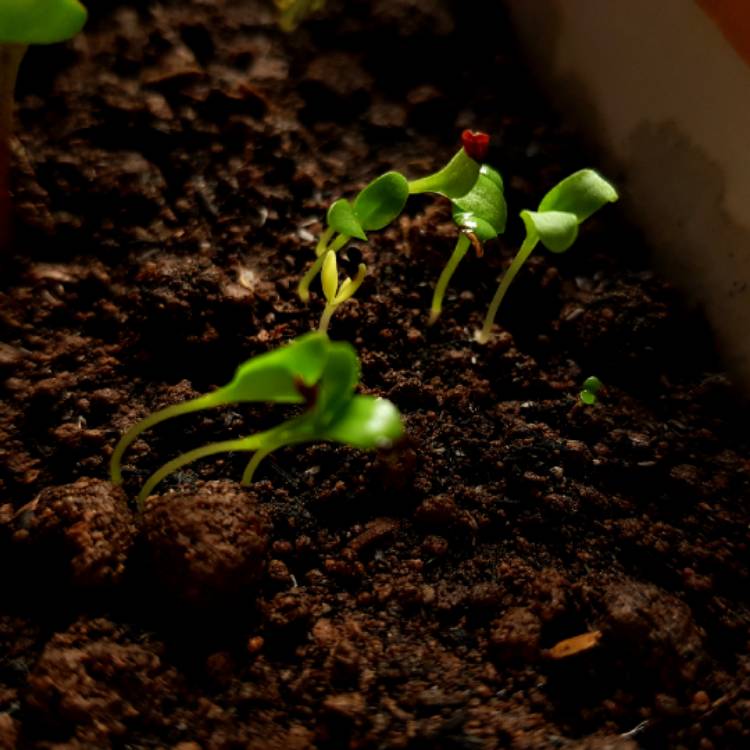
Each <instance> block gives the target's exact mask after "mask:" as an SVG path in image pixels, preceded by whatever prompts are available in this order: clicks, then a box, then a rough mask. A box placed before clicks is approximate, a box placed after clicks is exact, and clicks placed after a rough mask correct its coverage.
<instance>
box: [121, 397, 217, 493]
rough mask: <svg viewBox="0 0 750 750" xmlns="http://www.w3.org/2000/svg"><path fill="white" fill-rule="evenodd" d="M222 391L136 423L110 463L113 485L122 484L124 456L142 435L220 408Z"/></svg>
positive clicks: (123, 438)
mask: <svg viewBox="0 0 750 750" xmlns="http://www.w3.org/2000/svg"><path fill="white" fill-rule="evenodd" d="M220 393H221V391H220V390H219V391H214V392H213V393H207V394H206V395H205V396H199V397H198V398H194V399H192V400H191V401H184V402H183V403H181V404H172V405H171V406H167V407H166V408H164V409H160V410H159V411H155V412H154V413H153V414H149V415H148V416H147V417H146V418H145V419H142V420H141V421H140V422H136V423H135V424H134V425H133V426H132V427H131V428H130V429H129V430H128V431H127V432H126V433H125V434H124V435H123V436H122V437H121V438H120V442H119V443H117V446H116V447H115V450H114V452H113V453H112V458H111V459H110V461H109V474H110V478H111V480H112V484H115V485H120V484H122V456H123V454H124V453H125V451H126V450H127V448H128V446H129V445H130V444H131V443H132V442H133V441H134V440H135V439H136V438H137V437H138V436H139V435H140V434H141V433H142V432H145V431H146V430H148V429H149V428H151V427H153V426H154V425H156V424H159V422H163V421H164V420H165V419H171V418H172V417H178V416H180V415H182V414H190V413H191V412H194V411H199V410H201V409H210V408H211V407H213V406H219V405H220V404H221V403H223V402H222V398H221V395H220Z"/></svg>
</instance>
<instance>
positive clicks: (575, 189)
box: [539, 169, 618, 224]
mask: <svg viewBox="0 0 750 750" xmlns="http://www.w3.org/2000/svg"><path fill="white" fill-rule="evenodd" d="M617 198H618V195H617V191H616V190H615V189H614V188H613V187H612V185H610V184H609V183H608V182H607V181H606V180H605V179H604V178H603V177H601V176H600V175H598V174H597V173H596V172H594V170H593V169H581V170H580V171H578V172H574V173H573V174H572V175H570V176H569V177H566V178H565V179H564V180H562V181H560V182H558V183H557V185H555V187H553V188H552V190H550V191H549V192H548V193H547V195H545V196H544V198H542V202H541V203H540V204H539V211H564V212H566V213H571V214H575V215H576V217H577V218H578V223H579V224H580V223H581V222H582V221H584V220H585V219H588V217H589V216H591V214H593V213H594V212H596V211H598V210H599V209H600V208H601V207H602V206H603V205H605V204H606V203H613V202H614V201H616V200H617Z"/></svg>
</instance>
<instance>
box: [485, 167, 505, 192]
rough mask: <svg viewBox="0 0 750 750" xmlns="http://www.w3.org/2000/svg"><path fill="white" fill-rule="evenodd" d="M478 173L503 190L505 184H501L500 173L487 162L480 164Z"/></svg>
mask: <svg viewBox="0 0 750 750" xmlns="http://www.w3.org/2000/svg"><path fill="white" fill-rule="evenodd" d="M479 174H480V175H483V176H484V177H487V178H488V179H490V180H492V181H493V182H494V183H495V185H497V186H498V187H499V188H500V190H502V191H503V192H505V185H503V178H502V175H501V174H500V172H498V171H497V170H496V169H493V168H492V167H491V166H490V165H489V164H482V167H481V169H480V170H479Z"/></svg>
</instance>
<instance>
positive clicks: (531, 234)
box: [477, 169, 618, 344]
mask: <svg viewBox="0 0 750 750" xmlns="http://www.w3.org/2000/svg"><path fill="white" fill-rule="evenodd" d="M617 198H618V195H617V191H616V190H615V189H614V188H613V187H612V185H610V184H609V183H608V182H607V181H606V180H605V179H604V178H603V177H601V176H600V175H599V174H597V173H596V172H594V170H592V169H581V170H580V171H578V172H575V173H573V174H572V175H570V176H569V177H566V178H565V179H564V180H562V181H561V182H559V183H558V184H557V185H555V187H553V188H552V189H551V190H550V191H549V192H548V193H547V194H546V195H545V196H544V198H542V202H541V203H540V204H539V208H538V209H537V210H536V211H521V219H522V220H523V223H524V226H525V228H526V239H524V241H523V244H522V245H521V248H520V249H519V251H518V253H517V254H516V257H515V258H514V259H513V262H512V263H511V265H510V268H509V269H508V270H507V271H506V273H505V275H504V276H503V278H502V280H501V282H500V285H499V286H498V288H497V291H496V292H495V296H494V297H493V298H492V302H491V303H490V308H489V310H488V311H487V317H486V318H485V320H484V325H483V326H482V330H481V331H480V332H479V333H478V334H477V340H478V341H479V342H480V343H482V344H484V343H486V342H487V341H488V340H489V338H490V332H491V331H492V324H493V323H494V322H495V316H496V315H497V311H498V308H499V307H500V303H501V302H502V301H503V297H505V293H506V292H507V291H508V287H509V286H510V284H511V282H512V281H513V279H514V278H515V277H516V274H517V273H518V272H519V271H520V270H521V267H522V266H523V264H524V263H525V262H526V261H527V259H528V257H529V256H530V255H531V253H532V251H533V250H534V248H535V247H536V246H537V244H538V243H539V242H541V243H542V245H544V246H545V247H546V248H547V249H548V250H550V251H551V252H553V253H564V252H565V251H566V250H568V249H569V248H570V247H571V246H572V245H573V243H574V242H575V241H576V238H577V237H578V227H579V225H580V224H581V222H583V221H585V220H586V219H588V218H589V216H591V214H593V213H595V212H596V211H598V210H599V209H600V208H602V206H604V205H605V204H607V203H613V202H614V201H616V200H617Z"/></svg>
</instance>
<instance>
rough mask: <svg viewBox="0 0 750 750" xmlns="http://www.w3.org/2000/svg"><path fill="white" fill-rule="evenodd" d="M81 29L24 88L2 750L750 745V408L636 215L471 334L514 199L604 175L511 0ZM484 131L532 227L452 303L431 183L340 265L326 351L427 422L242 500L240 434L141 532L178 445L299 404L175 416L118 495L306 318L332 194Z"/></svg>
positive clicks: (185, 12) (3, 323) (474, 268)
mask: <svg viewBox="0 0 750 750" xmlns="http://www.w3.org/2000/svg"><path fill="white" fill-rule="evenodd" d="M91 16H92V17H91V20H90V22H89V24H88V27H87V29H86V33H85V34H83V35H82V36H80V37H79V38H77V39H75V40H74V41H72V42H71V43H69V44H67V45H62V46H58V47H54V48H40V49H33V50H31V52H30V53H29V56H28V59H27V61H26V63H25V66H24V69H23V71H22V75H21V79H20V81H19V92H18V98H19V110H18V135H19V138H18V141H17V142H16V143H15V146H14V165H13V185H14V192H15V206H16V223H17V231H16V247H15V254H14V257H13V258H12V259H11V260H10V262H8V261H7V260H6V264H5V265H6V268H5V270H4V271H3V275H2V285H3V288H4V292H5V293H4V295H3V297H2V303H1V306H0V341H2V343H1V344H0V369H2V393H3V399H2V406H0V436H1V440H0V446H1V447H0V565H2V576H1V578H0V747H2V748H13V747H20V748H56V749H62V748H79V749H80V748H119V749H121V750H125V749H126V748H127V749H135V748H176V749H177V748H179V750H229V749H230V748H238V749H239V748H247V749H248V750H249V749H252V750H270V749H272V748H279V749H281V748H283V749H284V750H301V749H302V748H319V749H320V750H327V749H333V748H362V749H364V748H372V749H375V748H413V749H417V748H424V749H427V748H429V749H435V750H441V749H442V750H448V749H451V750H454V749H456V750H457V749H459V748H460V749H462V750H474V749H475V748H476V749H477V750H479V749H485V748H487V749H489V748H519V749H520V748H581V749H582V748H588V749H590V750H593V749H594V748H596V749H597V750H603V749H604V748H610V749H611V750H615V749H616V750H626V749H627V750H635V748H700V749H701V750H709V749H710V748H747V747H750V682H749V677H750V648H749V644H748V635H749V631H748V625H749V623H750V610H749V609H748V572H747V571H748V565H747V563H748V535H749V533H748V528H749V522H750V513H749V510H748V504H747V490H748V480H749V478H750V474H749V472H750V465H749V464H748V461H747V455H748V453H747V435H746V429H745V425H746V421H745V416H746V411H745V410H744V409H743V408H742V407H741V406H740V403H739V401H738V399H737V398H736V396H735V395H734V394H733V393H732V390H731V387H730V385H729V383H728V381H727V379H726V378H725V376H724V375H723V374H721V368H720V365H719V364H718V363H717V361H716V358H715V356H714V354H713V350H712V344H711V340H710V338H709V336H708V334H707V333H706V330H705V325H704V323H703V321H702V318H701V317H700V316H699V315H697V314H694V313H692V312H690V311H689V310H687V309H686V308H685V306H684V305H683V304H681V302H680V298H679V297H678V295H676V294H675V292H673V290H671V289H670V288H669V286H667V285H666V284H665V282H664V281H663V280H662V279H660V278H658V277H657V276H656V275H655V274H654V273H653V272H652V271H651V270H650V269H649V262H648V255H647V252H646V249H645V247H644V244H643V241H642V240H641V238H640V237H639V235H638V233H637V232H636V231H635V230H633V229H632V228H631V227H629V226H628V225H627V224H626V223H625V222H624V220H623V218H622V217H621V215H620V212H619V210H618V208H617V207H616V206H615V207H607V208H606V209H605V210H602V211H601V212H600V214H599V215H598V216H597V217H595V218H593V219H592V220H591V221H589V222H587V224H586V225H585V227H584V231H583V232H582V236H581V238H580V241H579V242H578V243H577V245H576V246H575V248H574V249H573V250H571V251H570V252H569V253H567V254H565V255H561V256H552V255H550V254H548V253H545V252H539V253H537V254H536V255H535V257H533V258H532V259H531V261H530V262H529V264H528V265H527V267H526V268H525V269H524V270H523V272H522V273H521V274H520V276H519V278H518V280H517V282H516V283H515V285H514V287H513V288H512V289H511V292H510V294H509V297H508V299H507V302H506V303H505V305H504V307H503V309H502V310H501V314H500V317H499V321H498V322H499V325H498V327H497V334H496V336H495V337H494V339H493V341H492V342H491V343H490V344H489V345H488V346H485V347H482V346H479V345H477V344H475V343H474V342H473V340H472V333H473V331H474V330H475V329H476V328H477V327H478V325H479V324H480V323H481V319H482V316H483V314H484V311H485V309H486V307H487V305H488V303H489V299H490V297H491V295H492V292H493V290H494V286H495V284H496V279H497V278H498V276H499V275H500V274H501V272H502V270H503V269H504V268H506V267H507V265H508V263H509V262H510V259H511V257H512V255H513V253H514V249H515V247H517V244H518V242H519V240H520V232H521V228H520V222H519V221H518V219H517V211H518V210H519V209H521V208H523V207H533V206H535V205H536V204H537V203H538V201H539V199H540V197H541V196H542V195H543V194H544V192H545V191H546V190H547V189H548V188H549V187H550V186H551V185H552V184H554V183H555V182H556V181H557V180H558V179H560V178H561V177H562V176H564V175H566V174H567V173H569V172H570V171H572V170H574V169H578V168H581V167H583V166H595V165H594V164H592V162H591V159H590V158H589V156H588V155H587V154H586V153H585V152H584V151H582V149H581V147H580V144H579V143H578V142H577V140H576V139H575V136H574V134H570V133H568V132H566V131H565V130H564V129H563V128H562V126H561V125H560V123H559V121H558V119H557V118H556V116H555V115H554V114H553V113H552V112H550V111H549V110H548V109H547V107H546V105H545V104H544V102H543V101H542V100H541V99H540V96H539V94H538V93H537V92H536V91H535V89H534V88H533V86H532V85H531V84H530V82H529V80H528V78H527V75H526V73H525V70H524V68H523V65H522V63H521V61H520V58H519V56H518V54H517V52H516V50H515V49H514V45H513V40H512V37H511V34H510V32H509V29H508V25H507V22H506V19H505V18H504V16H503V15H502V12H501V11H500V10H499V9H498V8H496V7H495V3H477V2H459V1H456V2H452V1H451V0H444V1H443V0H435V1H434V2H422V1H421V0H373V2H360V1H357V2H355V1H350V2H346V3H345V2H343V1H342V2H338V3H337V2H330V3H329V4H328V7H327V13H326V15H325V17H319V18H317V19H312V20H311V21H310V22H308V23H307V24H306V25H305V26H304V27H303V28H302V29H301V30H299V31H298V32H297V33H295V34H294V35H291V36H287V35H284V34H283V33H282V32H280V31H279V30H278V28H277V26H276V23H275V17H274V11H273V9H272V7H271V6H270V5H266V4H264V3H261V2H251V1H250V0H245V1H244V2H243V1H239V0H238V1H236V2H231V1H230V0H192V1H191V2H187V1H186V0H173V1H171V2H163V3H158V4H157V3H148V2H112V1H109V2H105V1H104V0H97V2H95V3H94V2H92V3H91ZM464 127H473V128H478V129H483V130H486V131H487V132H489V133H491V134H492V139H493V140H492V148H491V152H490V155H489V158H488V161H489V162H490V163H492V164H493V165H495V166H496V167H497V168H499V169H500V170H501V172H502V173H503V175H504V176H505V180H506V186H507V193H508V199H509V204H510V206H511V217H513V218H512V221H511V223H510V227H509V232H508V234H507V235H506V237H505V238H503V240H502V241H499V242H493V243H489V244H488V246H487V248H486V253H485V255H484V257H482V258H477V257H473V255H472V257H468V256H467V258H466V260H465V261H464V263H463V264H462V266H461V267H460V269H459V271H458V273H457V275H456V277H455V279H454V282H453V284H452V285H451V288H450V291H449V294H448V297H447V299H446V304H445V312H444V316H443V318H442V319H441V320H440V321H439V323H438V324H437V325H435V326H434V327H432V328H428V327H426V324H425V320H426V310H427V308H428V305H429V300H430V296H431V291H432V285H433V284H434V282H435V280H436V278H437V276H438V274H439V272H440V268H441V267H442V264H443V263H444V261H445V259H446V257H447V255H448V253H449V252H450V251H451V249H452V247H453V243H454V242H455V227H454V225H453V224H452V222H451V221H450V216H449V212H448V210H447V208H446V206H445V205H444V204H443V203H441V202H440V201H439V200H435V199H424V200H415V201H414V202H413V203H412V204H410V206H409V209H408V212H407V214H406V215H405V217H404V218H402V219H401V220H400V221H399V222H397V223H396V224H395V225H394V226H392V227H391V228H389V229H388V230H387V231H384V232H382V233H379V234H378V233H375V234H373V235H372V237H371V241H370V242H369V244H367V245H363V244H361V243H360V244H358V246H357V247H351V248H350V249H349V250H348V251H347V252H346V253H344V256H343V257H344V258H345V259H348V261H346V260H345V263H346V262H348V263H349V265H350V271H351V270H353V269H354V268H356V263H357V262H358V259H359V257H360V256H361V257H362V258H363V259H364V261H365V262H366V263H367V265H368V268H369V275H368V277H367V279H366V281H365V283H364V285H363V286H362V288H361V290H360V292H359V294H358V295H357V299H356V300H355V301H353V302H351V303H349V304H348V305H346V306H345V307H344V308H343V309H342V310H341V311H340V312H339V313H338V314H337V315H336V317H335V318H334V321H333V324H332V328H331V334H332V336H333V337H334V338H338V339H346V340H349V341H351V342H352V343H353V344H355V346H356V347H357V349H358V350H359V353H360V356H361V359H362V381H363V384H364V385H363V387H364V389H365V390H366V391H367V392H371V393H376V394H380V395H383V396H386V397H388V398H390V399H392V400H393V401H394V402H395V403H396V404H397V405H398V406H399V408H400V409H401V410H402V412H403V414H404V416H405V420H406V424H407V427H408V434H409V437H408V440H407V441H406V442H405V443H404V444H403V445H401V446H397V447H396V448H395V449H394V450H391V451H389V452H387V453H382V454H380V455H374V454H365V453H361V452H358V451H355V450H350V449H347V448H344V447H338V446H333V445H326V444H316V445H311V446H308V447H305V446H302V447H295V448H291V449H287V450H282V451H280V452H279V453H278V454H277V455H274V456H272V457H271V458H269V459H267V460H266V461H265V463H264V464H263V465H262V466H261V469H260V470H259V473H258V481H257V482H256V483H255V484H254V485H253V486H252V488H250V489H248V490H243V489H241V488H240V487H239V483H238V479H239V476H240V475H241V472H242V467H243V464H244V461H245V460H246V458H247V457H246V456H234V455H230V456H228V457H223V458H217V459H215V460H209V461H203V462H199V463H197V464H194V465H191V466H189V467H187V468H185V469H184V470H183V471H181V472H179V473H178V474H176V475H175V476H173V477H171V478H170V480H169V481H168V482H165V483H164V485H163V486H162V487H160V490H161V491H162V492H163V493H164V494H163V495H162V496H161V497H160V498H157V499H153V500H151V501H150V503H149V508H148V511H147V512H146V513H145V514H144V515H143V516H142V517H138V516H137V515H136V513H135V510H134V505H133V503H132V499H133V497H134V495H135V493H137V490H138V488H139V486H140V484H141V483H142V481H143V480H144V478H145V477H146V476H147V475H148V474H149V473H150V472H151V471H153V470H154V469H155V468H156V467H158V466H159V465H161V464H162V463H164V462H165V461H166V460H168V459H169V458H171V457H172V456H174V455H176V454H177V453H179V452H181V451H184V450H187V449H189V448H191V447H195V446H197V445H201V444H204V443H206V442H209V441H212V440H216V439H223V438H226V437H230V436H238V435H242V434H249V433H250V432H255V431H257V430H258V429H261V428H263V427H265V426H268V425H271V424H274V423H275V422H278V421H279V420H280V419H282V418H284V415H288V414H289V409H286V408H285V409H277V408H269V407H263V406H239V407H236V408H226V409H223V410H217V411H214V412H204V413H202V414H200V415H194V416H192V417H185V418H183V419H179V420H175V421H174V424H165V425H163V426H160V427H159V428H158V429H155V430H153V431H151V432H149V433H147V434H146V435H145V436H144V438H143V439H142V440H139V441H138V442H137V443H136V444H135V445H134V446H133V447H132V449H131V450H130V451H129V452H128V454H127V456H126V466H125V476H126V483H125V493H123V492H122V491H121V490H117V489H115V488H113V487H112V486H111V485H110V484H109V483H108V482H107V460H108V457H109V455H110V454H111V451H112V449H113V447H114V444H115V442H116V441H117V439H118V437H119V435H120V434H121V433H122V431H123V430H125V429H126V428H127V427H129V426H130V425H131V424H133V423H134V422H135V421H136V420H138V419H139V418H141V417H143V416H145V415H146V414H148V413H149V412H151V411H153V410H155V409H157V408H160V407H162V406H165V405H167V404H171V403H175V402H177V401H181V400H184V399H186V398H190V397H192V396H194V395H197V394H198V393H201V392H205V391H207V390H210V389H211V388H212V387H214V386H216V385H220V384H223V383H224V382H226V381H227V380H228V379H229V377H230V376H231V374H232V372H233V370H234V367H235V366H236V365H237V364H239V363H240V362H242V361H243V360H244V359H246V358H247V357H249V356H252V355H254V354H257V353H259V352H263V351H266V350H268V349H271V348H273V347H275V346H277V345H279V344H281V343H283V342H285V341H288V340H289V339H290V338H292V337H293V336H296V335H298V334H301V333H303V332H305V331H307V330H309V329H310V328H312V327H314V326H315V325H316V323H317V319H318V316H319V314H320V312H321V308H322V304H321V301H320V296H319V295H317V296H316V297H315V298H314V300H313V302H312V303H311V304H310V305H309V306H305V305H303V304H301V303H300V302H299V300H298V299H297V297H296V295H295V285H296V283H297V280H298V279H299V277H300V274H301V273H302V272H303V271H304V269H305V268H306V267H307V265H308V263H309V262H310V261H311V258H312V257H313V252H312V248H313V245H314V238H315V236H316V235H317V233H318V232H319V231H320V228H321V223H320V222H321V218H322V217H323V216H324V213H325V209H326V207H327V205H328V204H329V203H330V201H331V200H332V199H333V198H335V197H338V196H340V195H342V194H343V195H349V196H350V195H352V194H353V193H354V192H355V191H356V190H357V189H358V188H359V187H361V186H362V185H363V184H365V183H366V182H367V181H368V180H369V179H371V178H372V177H374V176H376V175H377V174H379V173H381V172H383V171H386V170H387V169H389V168H397V169H400V170H401V171H404V172H406V173H407V174H409V175H412V176H416V175H421V174H425V173H427V172H428V171H430V170H432V169H434V168H436V167H438V166H439V165H440V164H442V163H444V162H445V161H446V160H447V159H448V158H449V157H450V156H451V155H452V154H453V152H454V151H455V149H456V147H457V142H458V134H459V133H460V131H461V129H462V128H464ZM610 176H611V177H613V178H615V181H616V178H617V175H610ZM622 187H623V188H624V189H627V186H626V185H623V186H622ZM592 374H594V375H597V376H598V377H599V378H601V380H602V381H603V382H604V383H605V389H604V390H603V391H602V392H601V394H600V398H599V402H598V403H597V404H596V405H594V406H591V407H584V406H582V405H581V404H580V403H579V402H578V399H577V393H578V390H579V389H580V385H581V383H582V382H583V380H584V379H585V378H586V377H587V376H588V375H592ZM173 490H177V491H178V494H172V491H173ZM264 563H265V565H264ZM586 634H589V635H586ZM574 636H585V639H584V641H585V644H584V645H585V646H586V647H585V648H580V642H573V644H574V645H571V644H563V645H562V646H558V645H556V644H559V643H560V642H561V641H564V640H565V639H568V638H572V637H574ZM576 643H578V647H576V646H575V644H576ZM566 653H567V655H565V654H566Z"/></svg>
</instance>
